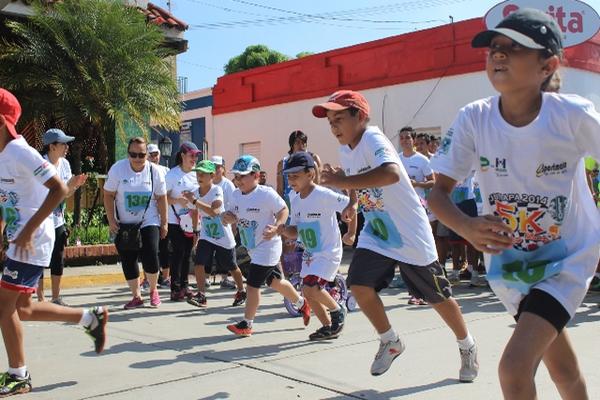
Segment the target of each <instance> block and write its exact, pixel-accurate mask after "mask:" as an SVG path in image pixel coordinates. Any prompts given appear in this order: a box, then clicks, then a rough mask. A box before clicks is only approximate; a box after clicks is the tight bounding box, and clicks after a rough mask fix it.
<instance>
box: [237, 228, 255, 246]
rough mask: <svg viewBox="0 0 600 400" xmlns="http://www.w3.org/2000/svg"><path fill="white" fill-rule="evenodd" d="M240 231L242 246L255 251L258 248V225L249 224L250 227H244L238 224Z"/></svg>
mask: <svg viewBox="0 0 600 400" xmlns="http://www.w3.org/2000/svg"><path fill="white" fill-rule="evenodd" d="M238 231H239V232H240V241H241V242H242V246H244V247H245V248H247V249H248V250H251V249H254V248H255V247H256V239H255V237H256V225H255V224H248V226H243V225H241V224H238Z"/></svg>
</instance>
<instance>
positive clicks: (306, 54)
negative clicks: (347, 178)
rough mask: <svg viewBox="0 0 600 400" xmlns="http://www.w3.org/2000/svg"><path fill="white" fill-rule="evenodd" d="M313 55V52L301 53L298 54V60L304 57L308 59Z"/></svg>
mask: <svg viewBox="0 0 600 400" xmlns="http://www.w3.org/2000/svg"><path fill="white" fill-rule="evenodd" d="M313 54H315V53H313V52H312V51H301V52H300V53H298V54H296V58H302V57H308V56H312V55H313Z"/></svg>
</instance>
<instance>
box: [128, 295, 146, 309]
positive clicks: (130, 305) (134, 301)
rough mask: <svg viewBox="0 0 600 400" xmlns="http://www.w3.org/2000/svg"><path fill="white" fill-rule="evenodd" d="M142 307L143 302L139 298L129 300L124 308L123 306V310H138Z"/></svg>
mask: <svg viewBox="0 0 600 400" xmlns="http://www.w3.org/2000/svg"><path fill="white" fill-rule="evenodd" d="M143 306H144V300H142V299H141V298H139V297H134V298H133V299H131V300H130V301H129V303H127V304H125V306H123V308H124V309H126V310H133V309H134V308H140V307H143Z"/></svg>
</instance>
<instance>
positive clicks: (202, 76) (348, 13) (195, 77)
mask: <svg viewBox="0 0 600 400" xmlns="http://www.w3.org/2000/svg"><path fill="white" fill-rule="evenodd" d="M168 1H169V0H154V1H153V3H154V4H157V5H159V6H161V7H164V8H168ZM585 2H586V3H587V4H588V5H590V6H592V7H594V8H595V9H596V10H599V9H600V0H586V1H585ZM170 3H171V12H172V13H173V14H174V15H175V16H176V17H178V18H179V19H181V20H183V21H185V22H186V23H188V24H189V25H190V27H189V29H188V30H187V31H186V32H185V38H186V39H187V40H188V44H189V49H188V51H187V52H186V53H183V54H180V55H179V56H178V58H177V69H178V75H179V76H183V77H187V79H188V84H187V89H188V91H192V90H198V89H203V88H206V87H212V86H214V85H215V84H216V82H217V78H218V77H220V76H222V75H223V74H224V72H223V66H224V65H225V64H226V63H227V61H228V60H229V59H230V58H232V57H234V56H236V55H238V54H240V53H242V52H243V51H244V49H245V48H246V47H247V46H250V45H254V44H264V45H266V46H268V47H270V48H271V49H273V50H277V51H279V52H281V53H284V54H286V55H288V56H290V57H292V58H294V57H295V56H296V55H297V54H298V53H300V52H304V51H308V52H313V53H320V52H323V51H327V50H333V49H337V48H340V47H346V46H351V45H354V44H358V43H364V42H369V41H372V40H377V39H381V38H385V37H389V36H395V35H399V34H402V33H406V32H412V31H416V30H421V29H426V28H431V27H435V26H439V25H444V24H448V23H450V21H451V18H453V20H454V21H462V20H466V19H471V18H480V17H482V16H483V15H485V13H486V12H487V10H489V9H490V8H492V7H493V6H494V5H496V4H498V3H500V1H498V0H369V1H364V0H362V1H358V0H327V1H324V0H318V1H317V0H305V1H301V2H295V1H294V2H292V1H276V0H170ZM557 3H558V1H557Z"/></svg>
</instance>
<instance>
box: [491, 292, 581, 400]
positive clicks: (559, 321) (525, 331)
mask: <svg viewBox="0 0 600 400" xmlns="http://www.w3.org/2000/svg"><path fill="white" fill-rule="evenodd" d="M515 319H517V326H516V328H515V331H514V332H513V335H512V337H511V338H510V340H509V342H508V344H507V345H506V348H505V349H504V353H503V355H502V358H501V359H500V365H499V367H498V372H499V376H500V385H501V387H502V392H503V393H504V397H505V398H506V399H535V398H536V389H535V382H534V377H535V372H536V370H537V367H538V365H539V363H540V361H541V360H542V357H543V356H545V355H546V353H547V352H548V350H549V349H550V347H551V345H552V344H553V343H554V342H555V341H556V339H557V338H558V337H559V332H561V331H562V330H563V328H564V327H565V325H566V324H567V322H568V321H569V319H570V315H569V313H568V312H567V311H566V310H565V308H564V307H563V306H562V304H561V303H560V302H558V301H557V300H556V299H555V298H554V297H552V296H551V295H550V294H548V293H546V292H544V291H542V290H539V289H532V290H531V291H530V292H529V294H528V295H527V296H525V298H524V299H523V300H522V301H521V303H520V304H519V312H518V314H517V316H516V317H515ZM564 340H565V339H560V340H559V341H558V342H556V345H557V347H556V348H554V349H552V350H551V351H550V353H549V354H548V355H549V362H550V363H551V365H552V368H553V371H554V374H555V376H557V368H556V366H557V365H558V364H557V362H556V360H555V357H556V355H557V354H559V353H561V352H562V351H568V350H567V349H566V347H565V346H566V343H564ZM573 358H574V356H573ZM553 361H554V362H553ZM571 361H573V360H571ZM561 387H564V385H561Z"/></svg>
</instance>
